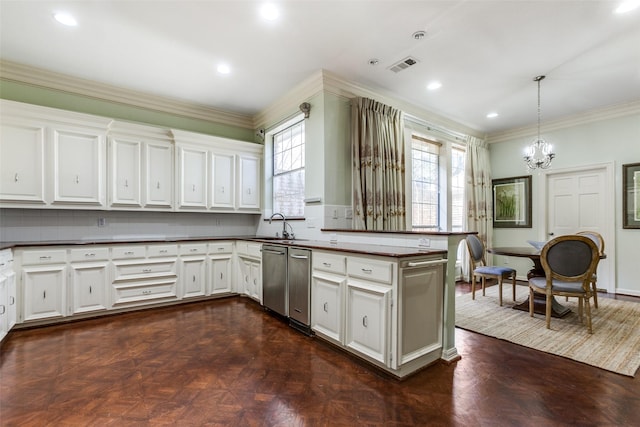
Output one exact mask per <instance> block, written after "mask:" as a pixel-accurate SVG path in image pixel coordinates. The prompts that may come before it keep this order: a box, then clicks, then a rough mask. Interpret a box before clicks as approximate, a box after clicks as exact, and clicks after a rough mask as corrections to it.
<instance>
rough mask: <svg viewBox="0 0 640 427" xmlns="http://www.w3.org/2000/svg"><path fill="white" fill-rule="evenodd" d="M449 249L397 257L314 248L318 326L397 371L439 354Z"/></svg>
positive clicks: (360, 353) (333, 339)
mask: <svg viewBox="0 0 640 427" xmlns="http://www.w3.org/2000/svg"><path fill="white" fill-rule="evenodd" d="M444 255H445V254H444V253H436V254H434V255H428V254H425V255H424V256H416V257H407V258H395V257H382V256H371V257H367V256H361V255H358V256H356V255H348V256H345V255H344V254H343V253H341V252H328V251H314V253H313V273H312V282H311V287H312V289H311V292H312V301H311V327H312V329H313V331H314V332H315V333H316V335H317V336H318V337H320V338H323V339H326V340H328V341H330V342H332V343H334V344H336V345H339V346H340V347H342V348H344V349H346V350H348V351H350V352H351V353H353V354H356V355H358V356H359V357H361V358H363V359H364V360H367V361H369V362H371V363H373V364H374V365H376V366H378V367H380V368H382V369H384V370H386V371H388V372H390V373H392V374H394V375H396V376H398V377H404V376H406V375H408V374H410V373H412V372H415V371H416V370H418V369H420V368H421V367H424V366H426V365H427V364H429V363H432V362H434V361H435V360H438V359H439V358H440V357H441V355H442V328H443V320H442V316H443V312H442V307H443V295H444V264H445V263H446V258H444Z"/></svg>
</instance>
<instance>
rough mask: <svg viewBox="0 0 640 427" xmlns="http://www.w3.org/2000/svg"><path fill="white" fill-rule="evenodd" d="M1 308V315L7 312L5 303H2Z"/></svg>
mask: <svg viewBox="0 0 640 427" xmlns="http://www.w3.org/2000/svg"><path fill="white" fill-rule="evenodd" d="M0 309H2V312H0V315H2V314H4V313H6V311H7V308H6V307H5V306H4V304H3V305H0Z"/></svg>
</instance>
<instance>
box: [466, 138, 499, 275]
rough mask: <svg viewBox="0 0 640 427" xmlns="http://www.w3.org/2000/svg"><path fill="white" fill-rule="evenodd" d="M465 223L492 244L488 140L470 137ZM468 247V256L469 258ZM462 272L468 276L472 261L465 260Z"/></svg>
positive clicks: (468, 228)
mask: <svg viewBox="0 0 640 427" xmlns="http://www.w3.org/2000/svg"><path fill="white" fill-rule="evenodd" d="M465 176H466V184H465V188H464V194H465V197H466V199H467V200H466V208H467V215H466V224H465V230H467V231H477V232H478V237H479V238H480V239H481V240H482V241H483V242H484V244H485V246H486V247H491V241H492V231H493V206H492V200H493V196H492V191H493V189H492V188H491V165H490V163H489V146H488V144H487V142H486V141H483V140H480V139H478V138H474V137H472V136H469V137H467V158H466V161H465ZM466 255H467V254H466V251H465V258H466ZM462 268H463V276H464V277H469V274H470V272H469V262H468V261H466V260H464V261H463V263H462Z"/></svg>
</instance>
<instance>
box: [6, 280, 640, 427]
mask: <svg viewBox="0 0 640 427" xmlns="http://www.w3.org/2000/svg"><path fill="white" fill-rule="evenodd" d="M467 290H468V286H467V287H465V286H464V285H463V286H461V287H459V288H458V291H459V292H466V291H467ZM456 344H457V348H458V351H459V352H460V354H461V355H462V359H461V360H460V361H458V362H457V363H454V364H444V363H438V364H435V365H432V366H430V367H429V368H427V369H425V370H424V371H422V372H420V373H418V374H416V375H414V376H412V377H410V378H408V379H406V380H405V381H397V380H395V379H392V378H388V377H386V376H384V375H381V374H380V373H379V372H378V371H376V370H374V369H372V368H370V367H367V366H365V365H363V364H361V363H360V362H358V361H357V360H355V359H354V358H353V357H350V356H348V355H346V354H345V353H343V352H341V351H338V350H336V349H335V348H334V347H331V346H330V345H327V344H324V343H322V342H321V341H320V340H318V339H314V338H309V337H307V336H305V335H303V334H301V333H299V332H297V331H295V330H293V329H291V328H289V327H288V326H286V325H285V324H284V323H283V322H282V321H280V320H278V319H276V318H274V317H272V316H271V315H270V314H268V313H266V312H265V311H263V310H262V309H261V308H260V307H259V305H258V304H256V303H254V302H253V301H250V300H248V299H246V298H241V297H233V298H226V299H219V300H214V301H208V302H198V303H192V304H187V305H182V306H176V307H171V308H163V309H156V310H148V311H141V312H136V313H128V314H122V315H117V316H110V317H105V318H100V319H93V320H87V321H81V322H75V323H70V324H66V325H58V326H49V327H44V328H38V329H31V330H20V331H13V332H11V334H10V336H9V337H8V338H7V339H6V340H5V342H4V344H3V346H2V353H1V359H0V424H1V425H2V426H14V425H15V426H38V427H40V426H111V425H114V426H129V425H132V426H155V425H159V426H161V425H178V426H217V425H220V426H529V425H531V426H554V425H580V426H626V425H629V426H631V425H640V424H639V423H640V378H638V377H636V378H629V377H625V376H621V375H617V374H614V373H610V372H607V371H603V370H600V369H597V368H592V367H589V366H586V365H583V364H580V363H577V362H573V361H571V360H567V359H563V358H560V357H557V356H552V355H547V354H544V353H540V352H538V351H535V350H531V349H527V348H523V347H520V346H517V345H514V344H511V343H507V342H504V341H500V340H497V339H493V338H488V337H485V336H482V335H478V334H475V333H471V332H467V331H463V330H456Z"/></svg>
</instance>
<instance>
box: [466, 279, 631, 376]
mask: <svg viewBox="0 0 640 427" xmlns="http://www.w3.org/2000/svg"><path fill="white" fill-rule="evenodd" d="M486 293H487V294H486V296H484V297H483V296H482V290H480V291H479V292H478V290H477V289H476V299H475V301H474V300H472V299H471V294H470V293H469V294H464V295H459V296H457V297H456V326H457V327H459V328H462V329H466V330H469V331H473V332H477V333H480V334H483V335H487V336H490V337H495V338H500V339H503V340H506V341H510V342H513V343H516V344H520V345H522V346H525V347H530V348H533V349H536V350H540V351H544V352H546V353H551V354H555V355H558V356H563V357H566V358H569V359H572V360H576V361H578V362H582V363H586V364H588V365H592V366H596V367H598V368H602V369H606V370H608V371H613V372H616V373H619V374H622V375H627V376H630V377H634V376H635V375H636V373H637V371H638V367H640V303H635V302H628V301H620V300H614V299H611V298H598V306H599V307H598V308H597V309H595V308H594V307H593V300H592V301H591V318H592V325H593V334H589V333H588V331H587V327H586V324H581V323H580V322H579V320H578V301H577V299H576V298H571V299H569V301H565V298H564V297H557V299H558V302H560V303H561V304H562V305H564V306H566V307H568V308H570V309H571V313H569V314H568V315H566V316H565V317H564V318H562V319H557V318H551V329H550V330H549V329H546V326H545V318H544V315H540V314H535V315H534V317H533V318H532V317H530V316H529V313H528V312H525V311H520V310H514V309H513V308H512V307H513V306H514V303H513V302H512V301H511V296H512V293H511V288H510V286H504V288H503V306H502V307H500V305H499V300H498V287H497V286H490V287H488V288H487V292H486ZM528 295H529V289H528V287H526V286H516V302H517V303H521V302H523V301H525V300H526V299H527V297H528ZM585 322H586V320H585Z"/></svg>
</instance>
